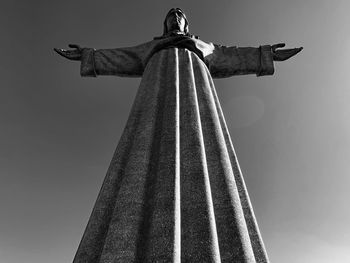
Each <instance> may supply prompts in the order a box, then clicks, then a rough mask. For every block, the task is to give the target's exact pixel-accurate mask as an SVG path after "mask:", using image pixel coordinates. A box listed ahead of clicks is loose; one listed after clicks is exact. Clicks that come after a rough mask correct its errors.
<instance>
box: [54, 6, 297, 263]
mask: <svg viewBox="0 0 350 263" xmlns="http://www.w3.org/2000/svg"><path fill="white" fill-rule="evenodd" d="M69 47H70V48H71V49H68V50H65V49H57V48H55V51H56V52H57V53H58V54H60V55H62V56H63V57H65V58H67V59H70V60H76V61H80V62H81V66H80V74H81V76H92V77H96V76H101V75H113V76H121V77H141V83H140V87H139V89H138V92H137V95H136V98H135V101H134V104H133V106H132V109H131V112H130V115H129V119H128V121H127V124H126V127H125V129H124V132H123V134H122V136H121V139H120V141H119V144H118V146H117V149H116V151H115V153H114V156H113V158H112V161H111V164H110V166H109V169H108V171H107V175H106V177H105V180H104V182H103V185H102V188H101V190H100V192H99V195H98V197H97V200H96V203H95V206H94V209H93V211H92V214H91V216H90V219H89V222H88V225H87V227H86V230H85V232H84V235H83V237H82V240H81V242H80V245H79V248H78V250H77V253H76V255H75V258H74V263H98V262H99V263H112V262H113V263H116V262H122V263H125V262H140V263H143V262H174V263H175V262H176V263H180V262H191V263H193V262H194V263H196V262H198V263H202V262H216V263H219V262H235V263H240V262H245V263H247V262H249V263H253V262H269V260H268V256H267V253H266V250H265V248H264V244H263V241H262V238H261V235H260V232H259V228H258V225H257V222H256V219H255V216H254V212H253V209H252V205H251V203H250V200H249V196H248V192H247V189H246V186H245V184H244V180H243V177H242V173H241V171H240V168H239V164H238V161H237V157H236V154H235V151H234V148H233V146H232V142H231V138H230V135H229V131H228V129H227V126H226V123H225V119H224V115H223V113H222V110H221V107H220V103H219V100H218V97H217V94H216V91H215V87H214V83H213V78H227V77H231V76H234V75H243V74H256V75H257V76H263V75H272V74H273V73H274V61H284V60H286V59H288V58H290V57H292V56H294V55H295V54H297V53H298V52H300V51H301V50H302V48H292V49H283V47H284V44H275V45H263V46H260V47H257V48H254V47H235V46H222V45H217V44H213V43H211V42H206V41H203V40H201V39H199V38H198V37H196V36H194V35H191V34H190V33H189V23H188V20H187V18H186V16H185V14H184V12H183V11H182V10H181V9H179V8H173V9H171V10H170V11H169V12H168V14H167V15H166V18H165V21H164V32H163V34H162V36H159V37H155V38H154V39H153V40H152V41H149V42H146V43H143V44H140V45H137V46H133V47H124V48H115V49H97V50H96V49H93V48H82V47H80V46H79V45H69Z"/></svg>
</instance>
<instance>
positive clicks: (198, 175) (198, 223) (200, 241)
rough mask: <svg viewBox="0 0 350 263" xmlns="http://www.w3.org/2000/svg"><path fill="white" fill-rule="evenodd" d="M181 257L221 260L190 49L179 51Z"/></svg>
mask: <svg viewBox="0 0 350 263" xmlns="http://www.w3.org/2000/svg"><path fill="white" fill-rule="evenodd" d="M179 52H181V56H182V61H181V63H183V64H181V65H180V72H179V74H180V81H183V82H180V96H181V103H182V106H183V107H181V115H180V120H181V127H180V133H181V138H180V139H181V142H180V146H181V231H182V240H181V249H182V253H181V254H182V255H181V260H182V261H183V262H215V263H219V262H221V260H220V252H219V246H218V240H217V236H216V227H215V216H214V210H213V203H212V200H211V191H210V183H209V178H208V171H207V163H206V156H205V149H204V143H203V137H202V136H203V134H202V130H201V121H200V113H199V107H198V100H197V94H196V87H195V80H194V77H195V76H194V75H193V69H192V64H191V63H192V62H191V56H190V52H189V51H187V50H180V51H179Z"/></svg>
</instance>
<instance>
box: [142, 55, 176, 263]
mask: <svg viewBox="0 0 350 263" xmlns="http://www.w3.org/2000/svg"><path fill="white" fill-rule="evenodd" d="M176 52H177V51H176V50H175V49H168V50H164V51H163V52H162V53H164V54H166V56H165V57H164V58H163V59H162V61H166V63H162V65H161V71H160V72H158V74H157V75H159V76H160V78H161V79H162V81H161V83H162V86H161V87H160V88H161V90H162V91H161V93H162V96H163V98H162V102H161V103H160V104H159V105H158V106H159V107H158V114H157V120H156V128H155V133H154V135H153V136H154V147H153V149H152V158H151V159H150V166H151V167H152V168H151V169H150V170H149V171H148V173H147V177H148V178H149V179H148V181H149V182H150V183H149V184H147V186H146V188H147V189H146V194H145V196H144V200H145V205H144V208H143V211H144V213H143V217H142V224H141V226H140V228H139V237H138V248H137V262H142V263H143V262H154V261H155V260H161V261H163V262H173V260H174V259H176V257H179V253H180V252H179V251H178V250H179V248H180V247H179V246H177V244H176V243H175V241H176V240H174V239H176V238H177V236H176V235H178V232H179V230H177V229H176V228H177V227H178V226H179V224H180V222H178V220H179V215H177V214H178V213H177V211H176V210H177V207H176V206H177V205H179V203H177V200H178V199H177V198H176V196H177V194H176V190H177V189H176V187H177V186H176V180H177V174H176V173H177V172H176V171H177V169H178V162H177V159H176V158H177V157H176V154H177V150H176V148H177V145H176V136H177V135H176V129H175V127H176V125H177V122H178V119H177V113H176V111H177V108H178V105H177V83H178V80H177V66H176V65H177V63H178V62H177V53H176ZM155 56H157V54H156V55H155ZM164 72H166V73H167V74H164ZM165 78H166V79H165ZM177 242H178V241H177Z"/></svg>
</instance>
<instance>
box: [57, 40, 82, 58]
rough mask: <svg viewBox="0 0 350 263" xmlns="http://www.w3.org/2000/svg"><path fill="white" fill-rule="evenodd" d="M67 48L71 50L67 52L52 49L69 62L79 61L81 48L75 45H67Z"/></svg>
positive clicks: (65, 50) (60, 49)
mask: <svg viewBox="0 0 350 263" xmlns="http://www.w3.org/2000/svg"><path fill="white" fill-rule="evenodd" d="M68 46H69V47H70V48H73V49H70V50H69V49H68V50H67V49H62V48H54V50H55V51H56V52H57V53H58V54H60V55H61V56H62V57H65V58H67V59H69V60H78V61H79V60H81V55H82V48H81V47H80V46H79V45H76V44H69V45H68Z"/></svg>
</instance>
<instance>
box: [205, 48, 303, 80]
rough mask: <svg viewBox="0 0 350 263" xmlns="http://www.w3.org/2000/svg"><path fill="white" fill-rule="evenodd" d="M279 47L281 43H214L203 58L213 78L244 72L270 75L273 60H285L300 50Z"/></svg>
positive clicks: (272, 70)
mask: <svg viewBox="0 0 350 263" xmlns="http://www.w3.org/2000/svg"><path fill="white" fill-rule="evenodd" d="M281 47H284V44H283V43H281V44H276V45H272V46H270V45H265V46H260V47H258V48H254V47H235V46H233V47H226V46H220V45H214V49H213V52H212V53H211V54H209V55H208V56H207V57H206V58H205V59H206V61H207V64H208V66H209V70H210V72H211V75H212V77H213V78H225V77H231V76H234V75H246V74H256V75H257V76H264V75H272V74H273V73H274V63H273V62H274V61H283V60H286V59H288V58H290V57H292V56H294V55H295V54H297V53H298V52H300V51H301V50H302V48H294V49H278V48H281Z"/></svg>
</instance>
